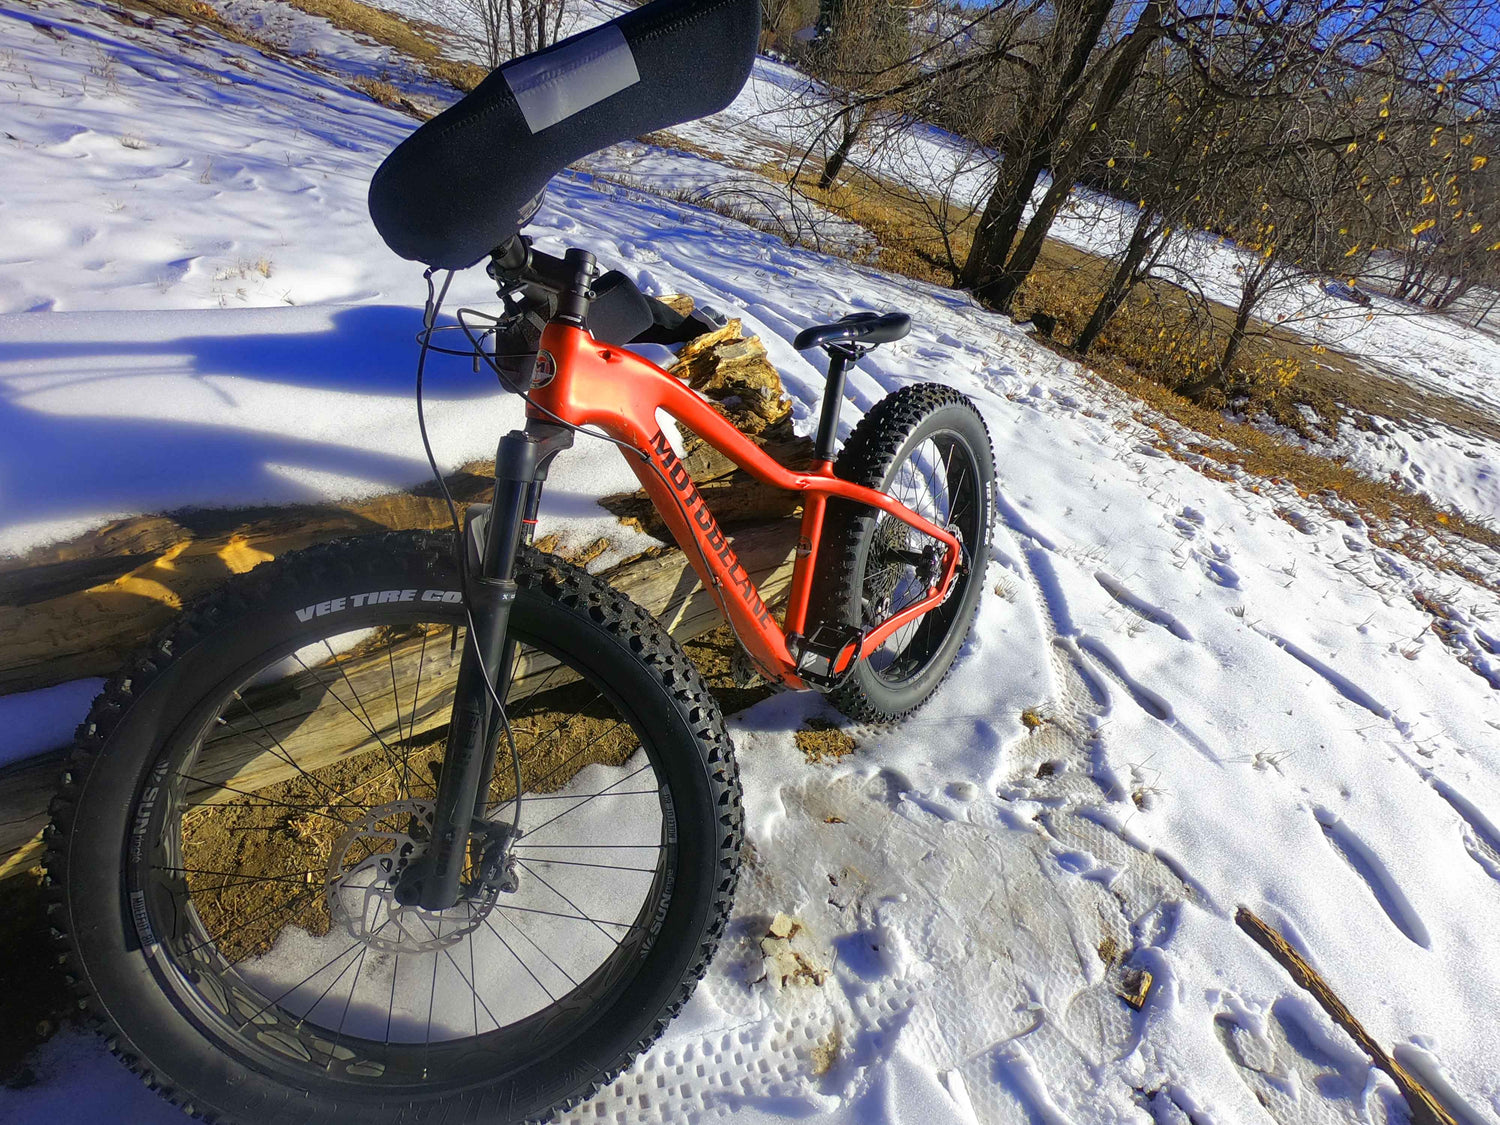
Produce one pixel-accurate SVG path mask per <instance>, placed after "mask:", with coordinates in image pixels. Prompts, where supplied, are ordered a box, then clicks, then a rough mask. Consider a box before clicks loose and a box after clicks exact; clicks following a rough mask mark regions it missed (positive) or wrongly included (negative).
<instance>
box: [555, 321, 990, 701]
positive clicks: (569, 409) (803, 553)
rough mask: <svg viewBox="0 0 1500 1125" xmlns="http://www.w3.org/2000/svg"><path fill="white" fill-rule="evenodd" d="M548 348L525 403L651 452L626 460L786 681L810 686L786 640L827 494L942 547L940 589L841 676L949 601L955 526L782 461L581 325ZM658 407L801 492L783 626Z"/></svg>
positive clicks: (763, 474)
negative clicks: (544, 370)
mask: <svg viewBox="0 0 1500 1125" xmlns="http://www.w3.org/2000/svg"><path fill="white" fill-rule="evenodd" d="M541 348H542V350H543V351H544V352H546V353H548V354H549V355H550V356H551V358H552V361H553V366H554V368H555V372H556V373H555V374H554V375H553V376H552V378H551V379H550V380H547V381H546V382H543V381H542V379H537V380H536V381H535V384H534V385H533V388H532V391H531V394H530V399H531V402H532V403H534V404H535V405H534V406H531V407H528V413H529V414H530V416H531V417H534V418H536V419H537V420H539V421H546V420H548V419H547V418H546V414H545V413H544V412H550V413H551V414H552V415H555V416H556V418H559V419H562V420H563V421H565V422H567V423H569V424H571V425H574V426H585V425H592V426H597V427H598V428H599V429H600V430H602V431H603V432H604V433H606V434H608V435H609V436H610V437H612V438H615V439H616V440H617V441H621V442H624V443H625V444H626V445H629V446H632V447H633V448H635V449H637V450H639V451H640V452H641V453H642V454H643V455H644V458H634V457H628V456H627V457H626V460H627V462H628V463H629V464H630V467H631V469H632V470H633V471H634V472H635V475H636V478H637V479H638V480H639V481H640V482H641V487H642V488H644V489H645V490H646V494H647V495H648V496H649V497H650V498H651V501H652V503H653V504H655V505H656V509H657V511H658V512H660V513H661V517H662V519H663V520H664V521H665V522H666V525H667V527H668V529H669V530H670V531H671V533H672V537H673V538H674V539H675V540H676V541H677V544H678V546H680V547H681V548H682V551H683V553H684V554H685V555H687V558H688V561H689V562H691V563H692V565H693V569H694V570H695V571H696V572H697V574H698V578H699V581H701V582H702V583H703V586H704V588H705V589H706V590H708V591H709V592H710V594H711V596H713V597H714V599H715V600H716V601H717V603H718V604H719V607H720V609H721V610H722V612H723V613H724V615H725V616H726V618H727V619H728V620H729V622H730V624H731V626H732V627H733V629H734V631H735V634H736V635H737V636H738V637H739V639H740V641H741V643H743V644H744V646H745V648H746V649H747V650H748V651H749V654H750V656H751V658H752V659H753V660H755V662H756V663H757V664H758V665H760V667H761V669H762V670H763V671H764V672H766V673H767V674H769V675H772V676H774V677H775V678H776V679H778V680H780V681H781V682H782V683H784V684H786V685H787V686H788V687H793V688H800V687H805V686H808V685H807V684H806V683H805V682H804V681H803V679H802V677H801V676H800V675H799V674H798V662H797V659H796V657H795V656H794V655H793V653H792V652H791V650H790V649H789V648H788V643H787V641H788V637H789V636H794V635H795V636H801V635H802V634H803V633H804V632H805V630H806V629H807V624H808V622H807V611H808V599H809V596H810V594H811V592H812V576H813V568H814V567H815V566H816V563H817V557H818V546H819V543H820V541H821V539H822V531H823V517H824V513H825V510H826V508H827V502H828V498H829V497H837V498H838V499H841V500H851V501H854V502H855V503H859V504H867V505H869V506H870V507H872V508H877V509H879V510H880V511H882V512H885V513H886V514H887V515H890V516H894V517H895V518H896V519H899V520H901V521H902V522H903V523H905V524H908V525H909V526H911V527H913V528H915V529H916V530H918V531H920V532H921V533H922V534H923V535H927V536H930V537H931V538H933V539H935V540H937V541H938V542H939V543H941V544H942V545H943V547H944V548H945V555H944V558H943V563H942V568H941V574H940V576H939V579H938V581H937V583H936V585H934V586H932V587H930V588H929V589H928V591H927V593H926V594H925V595H924V596H923V597H922V598H921V599H919V600H918V601H916V602H915V603H913V604H912V605H909V606H907V607H905V608H904V609H902V610H901V611H900V612H899V613H896V614H894V615H893V616H892V617H890V618H889V619H888V620H886V621H883V622H881V623H880V624H879V625H877V626H875V627H874V628H872V629H870V630H869V631H868V632H867V633H866V634H865V635H864V636H863V638H862V640H861V642H860V644H859V646H858V649H857V651H854V650H851V651H850V652H848V653H846V654H841V657H840V659H839V661H838V664H837V666H836V667H835V668H834V669H833V671H835V672H838V673H842V672H843V671H845V670H846V669H847V668H848V667H849V665H850V664H851V663H852V662H853V661H857V660H862V659H864V658H865V657H866V656H868V655H869V654H870V653H871V652H873V651H874V650H875V649H877V648H879V647H880V645H881V644H883V643H884V642H885V640H886V639H887V638H888V637H889V636H890V635H891V634H892V633H894V632H895V631H896V630H897V629H900V628H901V627H902V626H903V625H906V624H908V623H910V622H911V621H914V620H915V619H916V618H918V617H920V616H922V615H923V614H924V613H926V612H927V611H928V610H931V609H933V608H935V607H936V606H938V605H940V604H941V603H942V602H943V600H944V598H945V597H946V596H947V593H948V590H949V588H950V587H951V586H952V584H953V580H954V576H955V575H956V574H957V571H958V564H959V559H960V555H961V547H960V545H959V542H958V540H957V539H956V538H955V537H954V536H953V534H952V533H951V532H949V531H948V529H947V528H943V527H938V526H937V525H936V524H934V523H932V522H930V521H929V520H927V519H925V518H923V517H922V516H921V515H919V514H918V513H916V512H914V511H912V510H911V509H910V508H908V507H906V506H905V505H904V504H901V503H899V502H897V501H895V500H893V499H891V498H890V497H889V496H887V495H885V493H883V492H877V491H875V490H874V489H870V488H864V487H861V486H860V485H857V484H852V483H850V482H849V481H845V480H841V479H839V478H838V477H836V476H834V475H833V464H832V462H829V461H817V462H815V463H814V464H813V465H812V466H811V467H810V468H808V469H807V470H805V471H802V472H793V471H791V470H788V469H786V468H784V467H783V466H782V465H780V464H778V463H777V462H776V461H774V460H773V459H772V458H770V457H769V456H767V455H766V454H765V453H764V452H762V451H761V449H760V448H758V447H757V446H756V445H755V444H754V443H753V442H751V441H749V440H748V439H747V438H746V437H745V436H744V435H743V434H741V433H740V432H739V431H738V430H737V429H735V427H734V426H733V425H732V424H731V423H730V422H729V421H728V420H727V419H725V418H724V417H723V416H722V415H721V414H719V413H718V412H717V411H716V410H714V408H713V407H712V406H710V405H709V404H708V402H707V401H706V400H704V399H703V398H702V397H700V396H699V395H698V393H697V392H696V391H694V390H692V389H691V388H690V387H688V385H687V384H686V383H684V382H682V381H681V380H680V379H678V378H676V377H675V376H673V375H670V374H668V373H667V372H666V371H664V370H662V369H661V368H660V367H658V366H656V364H654V363H652V362H650V361H649V360H646V359H643V358H641V357H640V356H638V355H635V354H634V353H633V352H629V351H626V350H625V349H623V348H620V347H616V346H614V345H610V344H602V343H600V342H599V341H597V340H595V339H593V338H592V337H591V336H590V335H589V334H588V333H587V332H586V331H584V330H583V329H581V328H576V327H572V326H569V325H567V324H563V323H559V322H557V321H554V322H552V323H551V324H549V325H548V326H547V328H546V330H545V331H544V332H543V333H542V340H541ZM536 384H541V385H536ZM537 407H540V408H541V409H540V410H538V409H537ZM658 410H663V411H665V412H666V413H667V414H668V415H669V416H670V417H671V418H673V419H674V420H676V421H678V422H681V423H682V424H683V425H685V426H686V427H688V429H690V430H692V431H693V433H695V434H697V435H698V436H699V437H701V438H702V439H703V440H704V441H706V442H708V443H709V444H710V445H712V446H713V447H714V448H716V449H718V450H719V451H720V452H721V453H723V454H724V455H725V456H726V457H728V458H729V459H730V460H731V461H733V462H734V463H735V464H736V465H738V466H739V467H740V468H742V469H744V470H745V471H746V472H748V473H750V474H751V475H752V476H754V477H755V478H756V479H758V480H760V481H763V482H764V483H766V484H769V485H772V486H773V487H776V488H782V489H786V490H788V491H791V492H800V493H802V496H803V507H802V527H801V537H800V539H799V541H798V545H797V558H796V561H795V563H794V564H793V570H792V586H791V592H790V595H789V598H788V604H787V609H786V620H785V627H784V628H783V626H781V625H778V624H777V622H776V619H775V618H774V617H773V616H772V615H771V612H770V610H769V609H768V608H767V607H766V605H765V603H764V602H763V601H762V600H761V596H760V592H759V591H758V590H757V589H756V586H755V584H754V582H752V581H751V579H750V576H749V574H747V573H746V571H745V568H744V567H743V566H742V565H740V562H739V559H738V558H737V556H736V555H735V552H734V548H733V545H732V543H731V541H730V539H729V537H728V536H726V535H725V534H724V532H723V531H722V530H721V529H720V527H719V525H718V521H717V520H715V519H714V516H713V513H712V512H710V511H709V510H708V505H707V503H706V502H705V501H704V499H703V497H702V495H701V494H700V493H699V492H698V489H697V487H696V486H695V484H694V483H693V480H692V478H691V476H689V474H688V471H687V468H686V467H685V466H684V465H683V464H682V462H681V461H680V460H679V459H678V457H677V455H676V454H675V453H674V452H673V450H672V445H671V443H670V442H669V441H668V440H667V438H666V436H665V435H664V434H663V432H662V429H661V425H660V423H659V422H658V420H657V411H658Z"/></svg>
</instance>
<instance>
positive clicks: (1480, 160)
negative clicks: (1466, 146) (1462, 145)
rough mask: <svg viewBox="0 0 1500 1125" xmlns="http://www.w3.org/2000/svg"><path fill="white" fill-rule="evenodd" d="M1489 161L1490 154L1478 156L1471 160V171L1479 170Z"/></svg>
mask: <svg viewBox="0 0 1500 1125" xmlns="http://www.w3.org/2000/svg"><path fill="white" fill-rule="evenodd" d="M1489 162H1490V158H1489V157H1488V156H1476V157H1475V158H1474V159H1473V160H1471V161H1469V171H1471V172H1477V171H1479V169H1481V168H1483V167H1484V166H1485V165H1486V164H1488V163H1489Z"/></svg>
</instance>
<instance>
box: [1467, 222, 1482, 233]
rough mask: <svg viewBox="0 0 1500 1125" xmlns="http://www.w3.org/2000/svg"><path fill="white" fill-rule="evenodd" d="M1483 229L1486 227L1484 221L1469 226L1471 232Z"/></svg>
mask: <svg viewBox="0 0 1500 1125" xmlns="http://www.w3.org/2000/svg"><path fill="white" fill-rule="evenodd" d="M1483 229H1484V224H1483V223H1475V224H1474V225H1473V226H1472V227H1470V228H1469V233H1470V234H1478V233H1479V232H1480V231H1482V230H1483Z"/></svg>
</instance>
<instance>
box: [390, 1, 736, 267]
mask: <svg viewBox="0 0 1500 1125" xmlns="http://www.w3.org/2000/svg"><path fill="white" fill-rule="evenodd" d="M759 34H760V0H653V2H652V3H649V4H646V5H644V6H642V7H640V8H636V9H634V10H633V11H628V12H626V13H625V14H623V15H621V16H619V17H617V18H615V19H613V20H610V21H609V22H608V23H606V24H602V25H601V26H599V27H595V28H591V29H590V30H588V31H584V32H580V33H579V34H577V35H574V36H572V37H571V38H568V39H564V40H563V41H562V42H560V43H556V44H554V45H553V46H551V47H548V48H547V49H546V50H543V51H537V52H535V53H533V54H530V55H525V56H523V57H521V58H518V59H512V60H511V61H510V62H508V63H506V64H505V65H504V66H500V67H497V68H496V69H495V70H493V71H491V72H490V75H489V77H487V78H486V79H485V80H484V81H483V82H481V83H480V84H479V85H478V86H476V87H475V88H474V90H473V91H472V92H471V93H469V94H468V95H467V96H466V97H464V98H463V99H462V100H461V101H459V102H457V103H456V104H455V105H452V106H450V107H449V108H448V109H446V110H444V111H443V112H442V113H440V114H438V115H437V116H436V117H434V118H433V119H432V120H431V121H428V122H427V123H426V124H424V125H422V126H421V127H420V128H418V129H417V130H416V132H414V133H412V134H411V136H409V137H407V138H406V140H404V141H402V142H401V144H400V145H398V146H397V148H396V149H395V151H393V152H392V153H391V154H390V155H389V156H387V157H386V158H385V162H384V163H382V164H381V166H380V167H379V169H377V170H376V172H375V176H374V178H373V179H372V180H371V181H370V197H369V204H370V218H371V219H373V220H374V222H375V228H376V230H378V231H379V232H380V237H381V238H383V239H385V242H386V245H387V246H389V247H390V248H391V249H392V250H394V251H395V252H396V253H397V254H400V255H401V256H402V257H403V258H410V259H412V260H413V261H418V262H424V263H426V264H427V265H430V266H435V267H438V268H441V269H461V268H463V267H465V266H471V265H473V264H474V263H475V262H477V261H479V259H481V258H483V257H484V256H485V255H486V254H488V253H489V252H490V251H491V250H493V249H494V248H495V247H497V246H501V245H503V244H504V243H505V242H506V241H507V240H509V239H510V238H511V237H512V236H513V235H515V234H516V233H517V232H518V231H519V230H520V228H521V225H522V223H523V222H524V221H525V217H526V216H525V209H526V206H527V204H528V203H529V202H530V201H531V200H532V199H534V198H535V197H536V195H537V193H538V192H540V191H541V190H542V187H543V186H544V185H545V184H546V183H547V181H548V180H550V179H551V178H552V177H553V176H554V175H555V174H556V173H558V172H560V171H562V170H563V169H564V168H566V167H567V166H568V165H569V164H571V163H572V162H573V161H575V160H577V159H579V158H580V157H583V156H587V155H588V154H589V153H591V152H597V151H598V150H599V149H601V148H604V147H606V146H607V145H612V144H615V143H616V142H618V141H624V140H629V139H630V138H632V137H638V136H640V135H641V134H642V133H649V132H650V131H651V130H653V129H664V128H666V127H667V126H669V125H679V124H681V123H682V122H684V121H691V120H693V119H695V118H698V117H705V116H707V115H708V114H710V113H717V112H718V111H719V110H721V109H723V108H724V107H725V106H726V105H728V104H729V103H730V102H731V101H733V100H734V98H735V95H736V94H738V93H739V92H740V88H741V87H743V86H744V84H745V80H746V79H747V78H748V77H749V76H750V66H751V64H752V63H753V62H754V61H755V47H756V42H757V38H758V36H759Z"/></svg>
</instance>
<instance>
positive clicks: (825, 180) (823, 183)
mask: <svg viewBox="0 0 1500 1125" xmlns="http://www.w3.org/2000/svg"><path fill="white" fill-rule="evenodd" d="M867 120H869V117H868V115H866V114H860V115H858V116H857V117H856V116H855V114H854V113H853V111H852V110H851V111H850V112H848V113H846V114H845V115H844V136H843V138H842V139H841V140H840V141H839V145H838V148H836V149H834V150H833V151H832V152H831V153H829V154H828V159H827V160H825V161H823V171H822V172H820V173H819V174H818V187H819V188H821V189H822V190H823V191H827V190H828V189H829V188H831V187H833V185H834V184H836V183H837V182H838V178H839V173H840V172H842V171H843V170H844V164H845V163H846V162H847V161H848V159H849V152H850V150H851V149H853V148H854V142H855V141H857V140H858V139H859V135H860V134H861V133H862V132H864V128H865V122H866V121H867Z"/></svg>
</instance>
